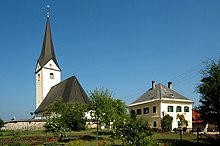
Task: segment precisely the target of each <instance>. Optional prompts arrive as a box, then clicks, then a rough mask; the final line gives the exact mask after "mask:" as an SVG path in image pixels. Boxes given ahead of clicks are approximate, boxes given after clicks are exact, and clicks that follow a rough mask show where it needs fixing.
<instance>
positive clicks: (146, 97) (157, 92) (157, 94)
mask: <svg viewBox="0 0 220 146" xmlns="http://www.w3.org/2000/svg"><path fill="white" fill-rule="evenodd" d="M162 98H164V99H180V100H189V101H191V100H190V99H188V98H186V97H184V96H183V95H181V94H179V93H177V92H175V91H174V90H172V89H170V88H168V87H166V86H164V85H162V84H157V85H155V88H151V89H149V90H148V91H147V92H145V93H144V94H143V95H141V96H140V97H139V98H138V99H136V100H135V101H134V102H132V103H131V104H130V105H132V104H138V103H141V102H145V101H150V100H153V99H162Z"/></svg>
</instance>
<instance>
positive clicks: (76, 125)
mask: <svg viewBox="0 0 220 146" xmlns="http://www.w3.org/2000/svg"><path fill="white" fill-rule="evenodd" d="M87 108H88V107H87V106H86V105H84V104H80V103H75V104H68V105H66V109H65V112H64V113H63V114H62V118H63V120H64V123H65V125H66V127H67V128H69V129H71V130H75V131H80V130H85V125H86V120H87V119H86V118H85V112H86V111H87Z"/></svg>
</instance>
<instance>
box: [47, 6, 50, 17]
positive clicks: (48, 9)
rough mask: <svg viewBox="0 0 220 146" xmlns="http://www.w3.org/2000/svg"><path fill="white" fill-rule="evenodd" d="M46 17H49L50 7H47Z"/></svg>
mask: <svg viewBox="0 0 220 146" xmlns="http://www.w3.org/2000/svg"><path fill="white" fill-rule="evenodd" d="M47 17H48V18H49V17H50V5H47Z"/></svg>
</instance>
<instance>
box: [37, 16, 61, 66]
mask: <svg viewBox="0 0 220 146" xmlns="http://www.w3.org/2000/svg"><path fill="white" fill-rule="evenodd" d="M51 59H52V60H53V61H54V62H55V63H56V65H57V67H58V68H59V69H60V67H59V65H58V63H57V59H56V56H55V52H54V48H53V41H52V35H51V30H50V19H49V17H47V23H46V30H45V34H44V41H43V46H42V50H41V54H40V57H39V59H38V61H37V62H38V63H39V64H40V66H41V67H43V66H44V65H45V64H46V63H48V61H50V60H51Z"/></svg>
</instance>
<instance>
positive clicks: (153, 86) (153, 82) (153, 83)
mask: <svg viewBox="0 0 220 146" xmlns="http://www.w3.org/2000/svg"><path fill="white" fill-rule="evenodd" d="M154 88H155V81H152V89H154Z"/></svg>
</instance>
